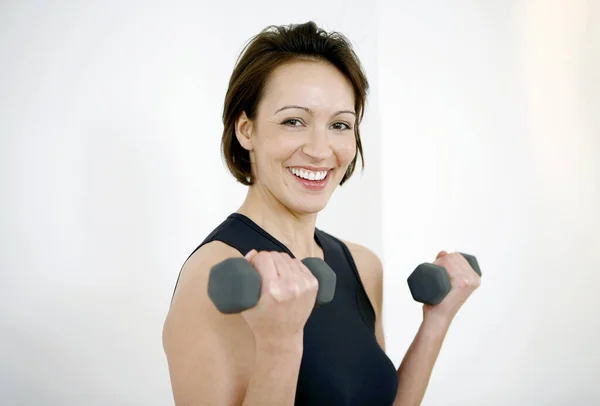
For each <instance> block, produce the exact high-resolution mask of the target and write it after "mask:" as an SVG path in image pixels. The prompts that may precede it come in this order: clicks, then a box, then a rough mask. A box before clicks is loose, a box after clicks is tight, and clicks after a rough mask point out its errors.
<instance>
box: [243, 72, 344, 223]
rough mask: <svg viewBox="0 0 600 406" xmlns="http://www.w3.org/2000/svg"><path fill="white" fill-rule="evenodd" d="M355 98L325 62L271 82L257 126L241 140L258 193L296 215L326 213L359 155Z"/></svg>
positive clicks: (247, 128)
mask: <svg viewBox="0 0 600 406" xmlns="http://www.w3.org/2000/svg"><path fill="white" fill-rule="evenodd" d="M355 124H356V115H355V111H354V92H353V90H352V86H351V84H350V82H349V81H348V80H347V79H346V77H345V76H344V75H343V74H342V73H340V72H339V71H338V70H337V69H336V68H335V67H334V66H332V65H330V64H328V63H325V62H312V61H297V62H293V63H291V64H286V65H283V66H280V67H279V68H278V69H276V70H275V71H274V72H273V74H272V75H271V77H270V80H269V82H268V84H267V86H266V88H265V92H264V94H263V97H262V100H261V101H260V104H259V106H258V111H257V114H256V117H255V120H253V121H252V122H250V121H249V120H248V119H247V118H246V116H245V114H242V117H241V119H240V120H238V123H237V128H236V130H237V131H236V132H237V136H238V139H239V140H240V143H241V144H242V146H243V147H244V148H246V149H248V150H249V151H250V160H251V162H252V170H253V179H254V180H255V187H257V188H260V189H261V192H267V193H269V194H270V195H272V196H273V197H274V198H275V199H277V200H278V201H279V202H281V203H282V204H283V205H285V206H286V207H287V208H288V209H290V210H291V211H293V212H296V213H303V214H305V213H317V212H319V211H320V210H322V209H323V208H324V207H325V206H326V204H327V202H328V201H329V198H330V197H331V195H332V193H333V191H334V190H335V188H336V187H337V185H339V183H340V181H341V180H342V178H343V177H344V174H345V173H346V170H347V169H348V166H349V164H350V163H351V162H352V160H353V159H354V156H355V154H356V139H355V135H354V126H355Z"/></svg>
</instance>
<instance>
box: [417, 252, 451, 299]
mask: <svg viewBox="0 0 600 406" xmlns="http://www.w3.org/2000/svg"><path fill="white" fill-rule="evenodd" d="M408 286H409V288H410V293H411V294H412V297H413V299H414V300H416V301H417V302H420V303H424V304H428V305H432V306H435V305H437V304H439V303H440V302H441V301H442V300H444V298H445V297H446V295H447V294H448V292H450V289H451V288H452V286H451V285H450V277H449V276H448V272H446V270H445V269H444V268H443V267H441V266H439V265H435V264H429V263H423V264H421V265H419V266H418V267H417V268H416V269H415V270H414V271H413V273H412V274H410V276H409V277H408Z"/></svg>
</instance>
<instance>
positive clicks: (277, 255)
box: [271, 252, 296, 288]
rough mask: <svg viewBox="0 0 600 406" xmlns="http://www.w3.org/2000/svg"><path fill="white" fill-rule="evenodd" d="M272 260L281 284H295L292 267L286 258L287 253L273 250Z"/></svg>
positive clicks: (287, 285)
mask: <svg viewBox="0 0 600 406" xmlns="http://www.w3.org/2000/svg"><path fill="white" fill-rule="evenodd" d="M271 255H272V257H273V262H274V263H275V266H276V267H277V272H278V273H279V280H280V282H281V285H283V286H284V287H292V288H293V286H295V285H296V283H295V280H294V279H295V278H294V275H293V272H292V268H291V267H290V264H289V263H288V261H287V260H286V256H287V254H285V253H281V252H273V253H272V254H271Z"/></svg>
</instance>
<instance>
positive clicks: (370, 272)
mask: <svg viewBox="0 0 600 406" xmlns="http://www.w3.org/2000/svg"><path fill="white" fill-rule="evenodd" d="M344 244H346V246H347V247H348V250H350V253H351V254H352V258H353V259H354V262H355V263H356V267H357V268H358V272H359V274H360V278H361V280H362V281H363V284H365V283H367V284H374V285H378V284H381V283H382V279H383V265H382V263H381V260H380V259H379V257H378V256H377V255H376V254H375V253H374V252H373V251H371V250H370V249H369V248H367V247H365V246H364V245H360V244H356V243H353V242H350V241H345V240H344Z"/></svg>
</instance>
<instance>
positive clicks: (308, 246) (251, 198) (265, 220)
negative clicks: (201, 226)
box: [237, 184, 323, 259]
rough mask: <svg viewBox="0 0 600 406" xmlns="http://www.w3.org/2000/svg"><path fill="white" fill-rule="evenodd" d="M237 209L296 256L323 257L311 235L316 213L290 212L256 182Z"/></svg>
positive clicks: (300, 257)
mask: <svg viewBox="0 0 600 406" xmlns="http://www.w3.org/2000/svg"><path fill="white" fill-rule="evenodd" d="M237 212H238V213H240V214H243V215H245V216H247V217H248V218H250V219H251V220H252V221H254V222H255V223H256V224H258V225H259V226H260V227H262V228H263V229H264V230H265V231H266V232H268V233H269V234H271V235H272V236H273V237H275V238H276V239H277V240H279V241H280V242H281V243H282V244H284V245H285V246H286V247H287V248H288V249H289V250H290V251H291V252H292V254H294V256H295V257H296V258H299V259H303V258H306V257H319V258H323V254H322V250H321V249H320V247H319V246H318V245H317V244H316V242H315V238H314V235H315V226H316V222H317V214H316V213H314V214H312V213H311V214H301V213H296V212H293V211H291V210H290V209H289V208H287V207H286V206H284V205H283V204H282V203H281V202H279V201H278V200H277V199H275V197H274V196H273V195H272V194H271V193H270V192H269V191H268V190H266V189H265V188H263V187H261V186H260V185H258V184H256V185H252V186H250V187H249V188H248V193H247V195H246V199H245V200H244V203H243V204H242V206H241V207H240V208H239V209H238V211H237Z"/></svg>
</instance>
